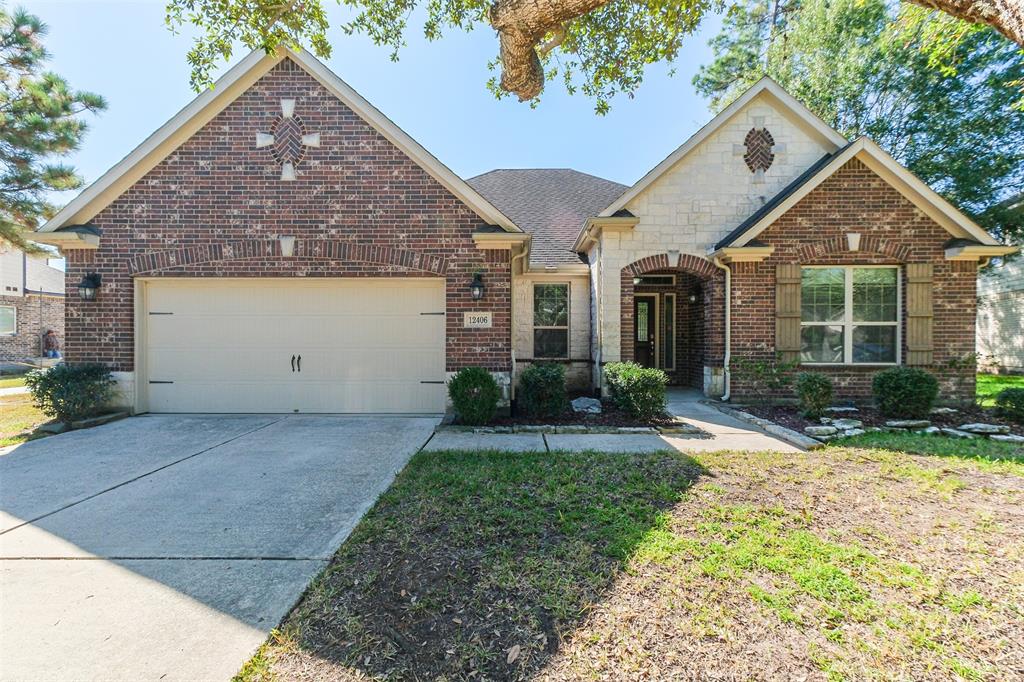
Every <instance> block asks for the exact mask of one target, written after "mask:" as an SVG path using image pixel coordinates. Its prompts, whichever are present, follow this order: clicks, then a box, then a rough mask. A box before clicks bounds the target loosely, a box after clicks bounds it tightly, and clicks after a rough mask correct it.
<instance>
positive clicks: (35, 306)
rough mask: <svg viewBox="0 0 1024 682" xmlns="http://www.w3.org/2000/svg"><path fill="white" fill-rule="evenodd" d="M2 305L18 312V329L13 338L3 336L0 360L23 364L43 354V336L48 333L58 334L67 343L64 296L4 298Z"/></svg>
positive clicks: (35, 295)
mask: <svg viewBox="0 0 1024 682" xmlns="http://www.w3.org/2000/svg"><path fill="white" fill-rule="evenodd" d="M0 306H12V307H14V308H15V309H16V310H17V320H18V330H17V332H16V333H15V334H13V335H0V361H15V362H23V361H25V360H30V359H32V358H38V357H40V355H41V354H42V337H43V334H45V333H46V330H48V329H52V330H54V331H55V332H56V333H57V339H58V340H59V341H60V342H61V344H62V345H63V344H64V297H63V296H48V295H47V296H40V295H37V294H26V295H25V296H0Z"/></svg>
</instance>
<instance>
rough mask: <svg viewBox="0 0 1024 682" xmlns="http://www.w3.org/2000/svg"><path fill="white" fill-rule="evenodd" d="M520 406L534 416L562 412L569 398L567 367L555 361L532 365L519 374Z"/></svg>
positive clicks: (526, 412)
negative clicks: (566, 389)
mask: <svg viewBox="0 0 1024 682" xmlns="http://www.w3.org/2000/svg"><path fill="white" fill-rule="evenodd" d="M518 402H519V407H521V408H522V410H523V413H524V414H528V415H530V416H534V417H553V416H554V415H557V414H561V413H562V412H563V411H564V410H565V407H566V404H567V402H568V399H567V398H566V395H565V367H563V366H562V365H558V364H555V363H553V362H549V363H544V364H540V365H530V366H529V367H527V368H526V369H525V370H523V373H522V374H520V375H519V395H518Z"/></svg>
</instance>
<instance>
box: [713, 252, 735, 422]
mask: <svg viewBox="0 0 1024 682" xmlns="http://www.w3.org/2000/svg"><path fill="white" fill-rule="evenodd" d="M712 262H713V263H714V264H715V267H717V268H719V269H721V270H725V360H724V362H723V364H724V365H725V367H724V368H723V369H724V374H725V377H724V378H725V392H724V393H722V402H723V403H724V402H728V401H729V398H730V396H731V393H732V372H731V371H730V369H729V363H730V361H731V360H732V319H731V318H732V269H731V268H730V267H729V266H728V265H723V264H722V260H721V259H720V258H718V257H717V256H716V257H715V259H714V260H713V261H712Z"/></svg>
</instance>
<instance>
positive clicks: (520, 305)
mask: <svg viewBox="0 0 1024 682" xmlns="http://www.w3.org/2000/svg"><path fill="white" fill-rule="evenodd" d="M543 283H552V284H568V285H569V358H568V360H547V359H540V360H535V359H534V357H533V285H534V284H543ZM512 287H513V297H512V305H514V306H515V315H514V318H515V329H514V330H513V334H512V337H513V344H514V348H515V352H516V380H517V381H518V378H519V376H518V375H519V374H520V373H521V372H522V371H523V370H524V369H526V368H527V367H529V366H530V365H531V364H532V363H533V362H535V361H536V362H559V363H561V364H564V365H565V380H566V387H567V388H568V389H569V390H570V391H573V392H584V393H586V392H589V391H590V390H591V388H592V384H591V367H592V365H593V362H592V360H591V357H590V315H591V301H590V279H589V276H588V275H576V276H571V275H570V276H564V275H535V274H534V275H531V274H525V275H519V276H517V277H516V278H515V281H514V282H513V285H512Z"/></svg>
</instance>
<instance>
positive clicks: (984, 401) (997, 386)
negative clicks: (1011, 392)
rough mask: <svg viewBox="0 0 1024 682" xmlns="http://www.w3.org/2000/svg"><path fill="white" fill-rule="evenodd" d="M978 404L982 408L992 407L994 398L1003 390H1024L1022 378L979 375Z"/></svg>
mask: <svg viewBox="0 0 1024 682" xmlns="http://www.w3.org/2000/svg"><path fill="white" fill-rule="evenodd" d="M977 387H978V388H977V395H978V402H979V404H980V405H981V406H982V407H994V406H995V404H996V396H997V395H999V392H1000V391H1002V390H1003V389H1004V388H1024V376H1015V375H1010V374H979V375H978V383H977Z"/></svg>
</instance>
